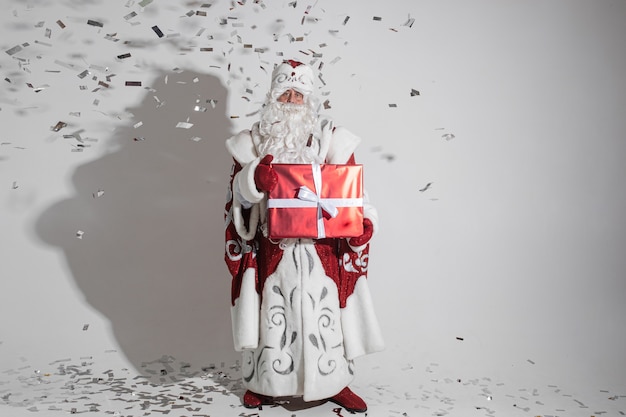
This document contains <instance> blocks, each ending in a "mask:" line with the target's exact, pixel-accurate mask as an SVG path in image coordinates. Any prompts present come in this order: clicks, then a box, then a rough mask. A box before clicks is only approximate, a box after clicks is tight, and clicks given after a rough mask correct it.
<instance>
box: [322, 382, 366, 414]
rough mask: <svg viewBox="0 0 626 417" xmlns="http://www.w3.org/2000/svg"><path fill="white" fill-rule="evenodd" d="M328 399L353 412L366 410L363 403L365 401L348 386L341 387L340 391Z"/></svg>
mask: <svg viewBox="0 0 626 417" xmlns="http://www.w3.org/2000/svg"><path fill="white" fill-rule="evenodd" d="M328 401H331V402H334V403H335V404H337V405H339V406H341V407H343V408H345V409H346V410H347V411H350V412H353V413H364V412H366V411H367V404H365V401H363V399H361V397H359V396H358V395H356V394H355V393H354V392H352V391H351V390H350V388H348V387H345V388H344V389H342V390H341V392H340V393H339V394H337V395H335V396H334V397H331V398H329V399H328Z"/></svg>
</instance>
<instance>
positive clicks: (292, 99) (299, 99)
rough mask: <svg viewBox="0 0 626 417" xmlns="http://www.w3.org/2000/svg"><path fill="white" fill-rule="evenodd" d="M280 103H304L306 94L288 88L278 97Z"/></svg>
mask: <svg viewBox="0 0 626 417" xmlns="http://www.w3.org/2000/svg"><path fill="white" fill-rule="evenodd" d="M276 101H278V102H279V103H291V104H304V96H303V95H302V93H299V92H298V91H296V90H291V89H290V90H287V91H285V92H284V93H282V94H281V95H280V96H278V98H277V99H276Z"/></svg>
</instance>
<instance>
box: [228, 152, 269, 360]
mask: <svg viewBox="0 0 626 417" xmlns="http://www.w3.org/2000/svg"><path fill="white" fill-rule="evenodd" d="M241 170H242V167H241V165H240V164H239V163H238V162H236V161H235V162H234V163H233V168H232V170H231V177H230V182H229V186H228V193H227V201H226V206H225V210H224V215H225V255H224V259H225V261H226V266H227V267H228V271H229V273H230V275H231V280H232V285H231V320H232V330H233V342H234V345H235V350H237V351H241V350H243V349H247V348H250V349H253V348H256V347H257V345H258V339H259V308H260V296H259V294H258V278H257V277H258V275H257V264H256V247H255V246H256V244H255V241H254V230H255V229H256V224H255V213H257V212H258V207H256V205H255V206H252V207H248V208H245V207H243V206H242V205H241V202H240V201H239V199H238V198H237V197H236V193H235V192H234V190H233V184H234V183H235V179H236V178H237V176H238V174H239V173H240V172H241ZM255 210H256V211H255ZM257 219H258V217H257ZM238 226H239V227H238ZM250 228H253V229H252V230H253V233H252V235H251V236H246V233H243V236H242V234H240V231H239V230H246V231H248V230H250ZM238 229H239V230H238Z"/></svg>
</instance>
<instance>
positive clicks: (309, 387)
mask: <svg viewBox="0 0 626 417" xmlns="http://www.w3.org/2000/svg"><path fill="white" fill-rule="evenodd" d="M259 140H260V138H259V134H258V124H255V125H254V126H253V128H252V130H244V131H242V132H240V133H239V134H237V135H235V136H233V137H231V138H230V139H228V140H227V141H226V147H227V149H228V151H229V152H230V154H231V155H232V157H233V159H234V164H233V169H232V172H231V181H230V184H229V188H228V201H227V203H226V208H225V218H226V224H225V226H226V245H225V249H226V253H225V260H226V264H227V266H228V270H229V271H230V274H231V275H232V293H231V301H232V307H231V318H232V327H233V339H234V344H235V349H236V350H237V351H241V352H243V363H242V373H243V382H244V385H245V387H246V388H247V389H249V390H251V391H253V392H255V393H258V394H263V395H267V396H273V397H281V396H303V399H304V400H305V401H314V400H320V399H324V398H328V397H332V396H333V395H335V394H337V393H338V392H339V391H341V390H342V389H343V388H344V387H346V386H347V385H349V384H350V382H351V381H352V379H353V377H354V372H353V359H355V358H356V357H358V356H361V355H364V354H369V353H373V352H376V351H380V350H382V349H383V347H384V343H383V339H382V335H381V331H380V328H379V325H378V321H377V319H376V316H375V314H374V309H373V305H372V300H371V297H370V291H369V288H368V284H367V267H368V258H369V244H366V245H362V246H360V247H352V246H350V245H349V244H348V240H347V239H331V238H326V239H282V240H279V241H272V240H270V239H268V238H267V237H266V236H265V234H264V230H265V227H266V224H265V216H266V207H267V199H266V196H265V194H264V193H262V192H259V191H258V190H257V188H256V185H255V182H254V170H255V169H256V167H257V165H258V164H259V161H260V159H261V157H262V156H263V155H258V153H257V146H256V144H258V143H259ZM316 140H317V143H316V145H317V146H316V150H317V152H318V154H319V156H320V160H323V161H325V162H326V163H331V164H353V163H354V150H355V149H356V147H357V145H358V143H359V141H360V139H359V138H357V137H356V136H354V135H353V134H352V133H350V132H348V131H347V130H345V129H343V128H341V127H338V128H335V129H333V131H332V133H331V134H326V135H322V137H320V138H316ZM275 162H276V161H275ZM364 216H365V217H366V218H369V219H370V220H371V221H372V223H373V225H374V231H375V230H376V227H377V215H376V210H375V209H374V208H373V207H372V206H370V205H369V204H367V203H366V204H365V206H364Z"/></svg>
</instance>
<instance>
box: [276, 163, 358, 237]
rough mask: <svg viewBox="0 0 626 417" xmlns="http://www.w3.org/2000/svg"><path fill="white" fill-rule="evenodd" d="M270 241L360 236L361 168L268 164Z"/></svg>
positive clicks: (354, 166) (331, 165)
mask: <svg viewBox="0 0 626 417" xmlns="http://www.w3.org/2000/svg"><path fill="white" fill-rule="evenodd" d="M272 167H273V168H274V171H275V172H276V175H277V177H278V184H277V185H276V187H275V188H274V189H273V190H272V191H271V192H270V193H269V196H268V201H267V207H268V213H267V222H268V232H269V237H270V238H271V239H282V238H312V239H321V238H324V237H333V238H334V237H355V236H360V235H361V234H362V233H363V166H362V165H335V164H322V165H320V164H311V165H309V164H272Z"/></svg>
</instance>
